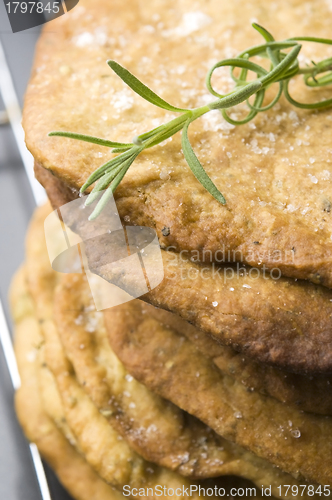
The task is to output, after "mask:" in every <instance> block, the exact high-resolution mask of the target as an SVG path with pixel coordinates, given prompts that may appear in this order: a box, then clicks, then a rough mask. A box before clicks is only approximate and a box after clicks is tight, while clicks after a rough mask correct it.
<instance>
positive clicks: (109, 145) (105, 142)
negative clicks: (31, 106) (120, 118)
mask: <svg viewBox="0 0 332 500" xmlns="http://www.w3.org/2000/svg"><path fill="white" fill-rule="evenodd" d="M48 135H49V137H52V136H58V137H68V139H77V140H79V141H84V142H92V144H98V145H99V146H106V147H107V148H128V147H129V148H130V147H131V146H132V144H125V143H123V142H113V141H108V140H107V139H100V138H99V137H93V136H92V135H84V134H76V133H75V132H62V131H55V132H50V133H49V134H48Z"/></svg>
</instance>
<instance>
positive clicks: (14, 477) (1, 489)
mask: <svg viewBox="0 0 332 500" xmlns="http://www.w3.org/2000/svg"><path fill="white" fill-rule="evenodd" d="M39 33H40V28H39V27H37V28H31V29H29V30H26V31H22V32H20V33H15V34H13V33H12V31H11V28H10V24H9V20H8V17H7V13H6V11H5V7H4V3H3V2H2V0H1V1H0V39H1V42H2V44H3V46H4V50H5V54H6V58H7V62H8V64H9V66H10V70H11V73H12V77H13V79H14V84H15V88H16V92H17V94H18V97H19V99H20V104H21V106H22V104H23V97H24V92H25V89H26V86H27V83H28V80H29V75H30V70H31V66H32V61H33V53H34V48H35V44H36V41H37V39H38V36H39ZM2 109H4V106H3V103H2V101H1V97H0V110H2ZM0 189H1V190H0V296H1V300H2V303H3V306H4V308H5V313H6V316H7V320H8V322H9V324H11V323H10V316H9V311H8V301H7V294H8V287H9V283H10V280H11V277H12V275H13V274H14V272H15V271H16V269H17V268H18V266H19V265H20V264H21V263H22V262H23V259H24V237H25V232H26V229H27V225H28V222H29V219H30V217H31V214H32V212H33V209H34V207H35V202H34V199H33V196H32V193H31V189H30V185H29V183H28V180H27V177H26V174H25V170H24V167H23V165H22V162H21V159H20V156H19V153H18V150H17V147H16V143H15V140H14V136H13V134H12V131H11V128H10V126H9V125H1V126H0ZM47 477H48V480H49V483H50V488H51V494H52V499H53V500H69V498H70V497H69V496H68V495H67V494H66V493H65V492H64V490H63V489H62V488H61V487H60V485H59V484H58V483H57V481H56V479H55V477H54V476H53V474H52V473H50V472H49V471H47ZM0 499H1V500H41V495H40V492H39V488H38V483H37V479H36V475H35V472H34V468H33V464H32V460H31V457H30V452H29V447H28V444H27V442H26V440H25V438H24V436H23V435H22V432H21V430H20V428H19V426H18V424H17V421H16V417H15V413H14V410H13V389H12V386H11V381H10V378H9V374H8V370H7V366H6V363H5V360H4V356H3V352H2V349H1V346H0Z"/></svg>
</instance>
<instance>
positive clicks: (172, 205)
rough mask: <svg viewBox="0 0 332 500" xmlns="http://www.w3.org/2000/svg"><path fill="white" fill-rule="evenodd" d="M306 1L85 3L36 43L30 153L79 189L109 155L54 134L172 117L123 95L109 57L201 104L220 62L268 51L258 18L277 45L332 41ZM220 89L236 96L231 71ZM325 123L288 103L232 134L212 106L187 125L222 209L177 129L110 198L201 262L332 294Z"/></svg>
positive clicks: (311, 49)
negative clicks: (231, 265) (274, 275)
mask: <svg viewBox="0 0 332 500" xmlns="http://www.w3.org/2000/svg"><path fill="white" fill-rule="evenodd" d="M306 5H307V7H306V13H305V15H303V10H302V9H303V6H302V4H301V2H299V1H298V0H291V1H289V0H281V1H279V2H278V3H277V4H276V5H274V4H271V5H268V6H267V5H266V2H263V0H256V1H255V2H253V3H248V2H246V1H245V0H235V1H232V2H227V3H226V4H225V5H223V7H222V9H221V8H220V2H219V1H218V0H211V1H209V2H204V1H203V0H200V1H199V2H196V3H195V5H193V4H192V2H190V1H189V0H180V1H178V0H177V1H176V0H170V1H169V2H165V3H161V2H160V1H159V0H151V1H150V2H142V1H140V0H133V1H132V2H130V8H128V5H127V4H126V3H124V2H122V1H120V0H114V1H112V2H105V1H103V0H81V1H80V5H79V6H77V7H76V8H75V9H73V10H72V11H70V12H69V13H68V14H67V15H66V16H62V17H60V18H58V19H56V20H54V21H52V23H48V25H46V27H45V28H44V32H43V35H42V37H41V39H40V41H39V46H38V50H37V56H36V60H35V65H34V72H33V76H32V79H31V82H30V85H29V88H28V91H27V95H26V101H25V109H24V128H25V133H26V140H27V145H28V148H29V149H30V151H31V152H32V154H33V156H34V157H35V159H36V160H37V161H38V162H39V163H40V164H41V165H42V166H43V167H44V168H46V169H49V170H50V171H51V172H53V173H54V175H56V176H57V177H59V178H61V179H62V180H63V181H64V182H65V184H66V185H67V186H69V187H70V188H73V189H79V188H80V187H81V186H82V184H83V183H84V181H85V180H86V179H87V177H88V176H89V174H91V172H93V171H94V170H95V169H96V168H97V167H98V166H100V165H101V164H103V163H104V162H106V161H107V160H108V159H109V158H111V157H112V154H111V153H110V150H109V149H106V148H104V147H101V146H94V145H90V144H86V143H81V142H78V141H73V140H70V139H63V138H58V137H48V136H47V134H48V133H49V132H50V131H54V130H66V131H72V132H80V133H86V134H91V135H94V136H100V137H103V138H106V139H112V140H115V141H125V142H128V141H130V140H131V139H132V137H134V136H135V135H137V134H138V133H142V132H146V131H148V130H150V129H152V128H154V127H155V126H156V125H159V124H161V123H164V122H165V121H169V120H170V119H172V118H173V117H174V116H175V113H170V112H168V111H165V110H161V109H159V108H157V107H155V106H153V105H151V104H150V103H147V102H146V101H144V100H143V99H142V98H140V97H139V96H137V95H136V94H134V93H133V92H132V91H131V90H130V89H128V88H126V86H125V85H124V84H123V83H122V81H121V80H120V79H119V78H118V77H117V76H116V75H115V74H114V73H113V72H112V71H111V70H110V68H109V67H108V66H107V65H106V60H107V59H110V58H112V59H116V60H117V61H118V62H119V63H120V64H122V65H123V66H125V67H127V68H128V69H129V70H130V71H131V72H133V73H134V74H135V75H137V77H138V78H140V79H142V80H143V81H144V83H146V84H147V85H149V86H150V87H151V88H152V89H153V90H155V91H156V92H157V93H159V94H160V95H161V96H162V97H163V98H165V99H166V100H168V101H170V102H172V103H173V104H174V105H177V106H180V107H189V108H195V107H197V106H199V105H203V104H205V103H207V102H209V101H212V100H213V99H214V98H213V96H210V95H209V94H207V91H206V90H205V85H204V78H205V75H206V73H207V70H208V69H209V68H210V67H211V66H212V65H213V63H215V62H216V61H217V60H220V59H223V58H225V57H230V56H233V55H234V56H235V55H236V54H237V53H239V52H241V51H242V50H244V49H245V48H247V47H249V46H251V45H255V44H258V43H262V38H261V37H260V35H259V34H258V33H257V32H255V31H254V30H253V29H252V27H251V22H252V20H253V19H256V20H258V21H259V22H260V23H261V24H263V25H264V26H266V28H267V29H269V30H270V31H271V32H272V33H273V34H274V36H275V37H276V39H278V40H280V39H281V40H282V39H285V38H287V37H292V36H300V35H311V36H317V37H326V38H328V37H330V36H331V30H330V20H331V13H330V11H329V5H328V2H319V3H318V4H317V2H315V1H314V0H309V1H308V2H307V3H306ZM115 19H116V22H114V20H115ZM285 19H287V22H285ZM309 27H310V30H309ZM308 30H309V31H310V32H309V31H308ZM330 56H331V51H330V48H329V47H328V46H327V47H326V46H322V45H317V44H308V47H305V57H306V58H307V59H305V60H308V61H310V60H313V61H317V60H321V59H322V58H324V57H330ZM214 84H215V86H216V87H217V88H218V89H220V91H221V92H225V91H227V90H228V89H229V88H232V87H230V86H229V77H228V74H227V73H221V76H220V75H219V77H218V75H216V78H215V80H214ZM291 91H292V93H293V95H294V96H296V98H297V99H298V100H299V101H301V102H313V101H319V100H322V99H324V98H328V97H330V92H331V91H330V90H329V89H328V88H325V89H320V90H313V89H309V88H305V86H304V85H303V83H302V80H301V78H299V79H296V80H295V81H294V84H292V88H291ZM50 96H51V97H50ZM238 116H239V114H238ZM331 118H332V112H331V110H325V111H319V112H315V111H313V112H311V111H306V110H302V109H298V108H294V107H292V106H291V105H290V104H289V103H288V102H286V101H285V100H284V99H281V100H280V105H279V107H274V108H272V109H271V110H270V111H268V112H264V113H260V114H259V115H258V116H257V117H256V118H255V120H254V121H253V122H252V123H249V124H247V125H243V126H239V127H236V128H232V127H230V126H229V125H228V124H226V123H225V122H224V121H223V119H222V117H221V115H220V113H219V112H218V111H215V112H213V113H209V114H208V115H206V117H203V118H202V119H200V120H198V121H197V122H195V123H194V124H193V126H192V129H191V131H190V139H191V142H192V144H193V147H194V149H195V151H196V152H197V155H198V157H199V158H200V160H201V162H202V163H203V165H204V166H205V168H206V171H207V173H208V174H209V175H210V176H211V178H212V179H213V181H214V182H215V184H216V186H217V187H218V188H219V189H220V190H221V191H222V192H223V193H224V195H225V197H226V200H227V204H226V205H224V206H223V205H221V204H219V203H218V202H217V201H215V200H214V199H213V198H212V196H211V195H210V194H209V193H207V192H206V191H205V189H204V188H202V187H201V185H200V184H199V183H198V181H197V180H196V179H195V177H194V176H193V175H192V173H191V171H190V170H189V168H188V166H187V165H186V162H185V161H184V158H183V155H182V153H181V144H180V134H177V135H176V136H174V137H173V138H172V140H171V141H168V142H167V143H166V144H165V145H162V146H158V147H155V148H152V149H151V150H148V151H146V152H145V153H144V154H142V155H140V156H139V157H138V159H137V160H136V161H135V162H134V164H133V165H132V166H131V168H130V170H129V172H128V174H127V175H126V177H125V179H124V180H123V182H122V184H121V185H120V187H119V188H118V190H117V192H116V199H117V204H118V208H119V211H120V214H121V216H122V217H123V218H124V217H126V219H127V220H128V218H129V219H130V221H131V223H133V224H138V225H146V226H153V227H155V228H156V230H157V232H158V235H159V238H160V242H161V244H162V245H163V246H164V247H170V246H172V247H174V248H175V250H176V251H178V252H179V251H181V250H185V251H188V252H189V255H190V256H194V257H195V256H196V254H198V258H199V259H200V260H202V261H205V262H206V263H211V261H213V262H220V260H219V258H220V252H222V251H224V254H225V255H224V259H226V260H236V261H243V262H246V263H248V264H249V265H251V266H254V267H261V266H263V265H266V266H268V267H269V268H271V267H275V266H277V267H278V268H280V270H281V272H282V273H283V274H284V275H286V276H290V277H293V278H305V279H309V280H311V281H313V282H315V283H320V284H323V285H325V286H327V287H332V271H331V269H332V266H331V259H332V241H331V233H332V224H331V203H332V188H331V172H330V170H331V167H330V161H331V144H330V123H331ZM164 228H167V230H166V231H165V230H164ZM163 233H164V234H163ZM166 234H167V236H165V235H166ZM228 252H230V253H229V254H228Z"/></svg>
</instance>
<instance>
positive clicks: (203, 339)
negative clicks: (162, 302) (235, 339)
mask: <svg viewBox="0 0 332 500" xmlns="http://www.w3.org/2000/svg"><path fill="white" fill-rule="evenodd" d="M140 305H141V308H142V310H143V311H145V312H146V314H149V315H151V316H152V317H154V318H155V319H156V320H157V321H159V322H160V323H163V324H164V325H166V326H169V327H171V328H174V329H175V330H177V331H178V332H179V333H181V335H185V336H186V337H187V338H188V339H189V340H190V341H191V342H192V343H193V344H194V345H195V346H196V347H198V349H199V350H200V351H201V352H202V353H203V354H204V356H206V357H207V358H211V359H213V362H214V363H215V365H216V366H217V367H218V368H220V369H221V371H222V372H224V373H228V374H229V375H230V376H231V377H233V378H234V379H236V380H237V381H238V382H241V383H242V384H243V385H244V386H245V387H246V388H247V389H248V390H249V391H258V392H261V393H262V394H264V395H268V396H272V397H274V398H276V399H277V400H278V401H281V402H282V403H290V404H293V405H295V406H297V407H298V409H299V410H304V411H307V412H309V413H318V414H321V415H331V414H332V401H331V399H330V397H329V394H330V390H331V384H332V377H331V376H328V375H319V374H318V375H317V374H316V375H314V376H309V375H301V374H297V373H290V372H287V371H285V370H281V369H278V368H275V367H273V366H269V365H266V364H264V363H256V362H255V361H253V360H252V359H251V358H250V357H248V356H244V355H243V354H242V353H238V352H236V351H234V349H232V348H230V347H227V346H223V345H221V344H219V342H217V341H216V340H215V339H213V338H212V337H210V336H209V335H205V334H204V333H203V332H202V331H200V330H198V329H197V328H195V327H194V326H193V325H190V324H189V323H188V322H187V321H183V320H182V319H181V318H180V317H179V316H176V315H175V314H172V313H169V312H168V311H165V310H163V309H159V308H156V307H153V306H151V305H150V304H146V303H144V302H141V304H140Z"/></svg>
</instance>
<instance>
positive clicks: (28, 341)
mask: <svg viewBox="0 0 332 500" xmlns="http://www.w3.org/2000/svg"><path fill="white" fill-rule="evenodd" d="M305 5H306V15H305V16H304V15H303V12H302V8H303V5H302V4H301V3H300V2H298V1H297V0H291V1H287V2H286V1H284V0H281V1H280V2H278V3H277V4H271V5H267V4H266V3H265V2H263V1H261V0H254V1H252V2H245V1H244V0H235V1H233V2H229V3H227V5H224V4H222V5H221V4H220V2H218V0H210V1H209V2H204V1H203V0H199V1H197V2H196V3H194V4H193V3H192V2H189V1H187V0H179V1H177V2H175V0H169V1H168V2H164V1H161V0H150V1H149V2H140V0H134V1H132V2H131V3H130V5H129V4H128V5H126V4H125V2H123V1H121V2H120V1H118V0H114V1H112V3H109V2H106V1H102V0H94V1H92V0H81V2H80V3H79V5H78V6H77V7H75V8H74V9H73V10H72V11H71V12H69V13H68V14H66V15H65V16H63V17H61V18H58V19H57V20H55V21H52V23H51V24H49V25H48V26H46V28H45V29H44V32H43V34H42V36H41V39H40V42H39V46H38V50H37V55H36V61H35V66H34V72H33V75H32V79H31V82H30V85H29V88H28V91H27V96H26V103H25V113H24V127H25V132H26V139H27V145H28V148H29V149H30V151H31V152H32V154H33V155H34V158H35V171H36V176H37V178H38V179H39V181H40V182H41V183H42V184H43V186H44V187H45V188H46V191H47V194H48V197H49V200H50V203H49V204H47V205H45V206H44V207H40V208H38V209H37V210H36V212H35V215H34V217H33V220H32V222H31V225H30V228H29V231H28V235H27V244H26V261H25V263H24V266H23V267H22V268H21V269H20V270H19V271H18V273H17V275H16V276H15V278H14V280H13V284H12V290H11V303H12V311H13V317H14V321H15V324H16V335H15V338H16V340H15V343H16V354H17V360H18V364H19V370H20V374H21V378H22V387H21V388H20V389H19V391H18V393H17V396H16V407H17V413H18V417H19V420H20V422H21V424H22V427H23V429H24V431H25V433H26V435H27V437H28V438H29V439H30V440H31V441H34V442H35V443H36V444H37V446H38V448H39V450H40V452H41V454H42V455H43V457H44V458H45V459H46V460H47V461H48V462H49V463H50V464H51V466H52V467H53V468H54V469H55V471H56V473H57V474H58V476H59V478H60V480H61V481H62V482H63V484H64V485H65V486H66V487H67V488H68V490H69V491H70V493H71V494H72V495H73V497H74V498H75V499H78V500H97V499H98V500H103V499H104V498H105V499H111V498H112V499H113V498H115V497H117V498H120V497H123V496H129V497H130V498H135V497H136V496H141V497H146V498H157V497H159V496H161V497H163V498H166V497H172V498H185V497H187V496H188V495H189V496H192V497H194V498H196V497H199V496H212V497H214V498H217V497H220V496H227V495H228V496H234V497H236V496H241V497H242V496H245V497H246V496H271V495H272V496H274V497H276V498H283V499H287V498H297V499H300V498H309V497H314V498H318V497H321V496H330V489H329V488H330V487H329V484H330V483H331V480H332V472H331V465H332V439H331V435H332V417H331V413H332V397H331V383H332V375H331V374H332V344H331V327H332V290H331V288H332V236H331V235H332V223H331V204H332V184H331V180H332V167H331V164H332V149H331V147H332V146H331V124H332V111H331V110H329V109H328V110H326V111H319V112H312V111H306V110H302V109H296V110H294V108H292V107H291V105H290V104H289V103H288V102H286V101H283V100H280V104H278V107H277V108H275V107H274V108H273V109H271V110H269V111H268V112H266V113H260V114H258V115H257V117H256V118H255V120H254V121H253V122H251V123H249V124H247V125H243V126H241V127H234V126H231V125H229V124H226V123H225V122H223V121H222V117H221V115H220V113H219V112H218V111H214V112H212V113H211V116H210V114H209V115H208V117H206V118H202V119H201V121H200V122H199V123H197V124H196V123H195V125H194V126H193V130H192V143H193V146H194V148H195V150H196V151H197V154H198V155H199V156H200V159H201V161H202V163H204V164H205V166H206V169H207V171H208V173H209V175H210V176H211V178H212V179H213V181H214V182H215V184H216V185H217V186H218V187H219V188H220V189H221V190H222V191H223V192H224V193H225V195H226V199H227V203H226V205H224V206H223V205H220V204H219V203H218V202H217V201H216V200H214V199H213V198H212V197H211V195H210V194H209V193H208V192H206V191H205V190H204V188H203V187H202V186H201V185H200V184H199V183H198V181H197V180H196V179H195V177H194V176H193V175H192V174H191V172H190V170H189V168H188V167H187V166H186V164H185V161H184V159H183V156H182V153H181V146H180V138H179V137H178V135H176V136H174V137H173V138H172V140H171V141H169V142H167V143H166V144H164V145H162V146H157V147H156V148H153V149H151V150H148V151H147V152H144V154H142V155H140V156H139V157H138V158H137V160H136V161H135V163H134V164H133V165H132V166H131V168H130V170H129V171H128V173H127V175H126V176H125V178H124V179H123V181H122V183H121V185H120V186H119V188H118V189H117V191H116V192H115V202H116V205H117V209H118V211H119V215H120V217H121V220H122V223H123V225H124V226H135V225H138V226H148V227H152V228H154V230H155V231H156V233H157V235H158V238H159V243H160V248H161V255H162V261H163V267H164V279H163V281H162V282H161V283H160V284H159V285H158V286H157V287H155V288H154V289H152V290H150V291H149V293H146V294H145V295H143V296H142V297H140V299H135V300H132V301H129V302H126V303H123V304H121V305H118V306H116V307H111V308H109V309H106V310H104V311H97V310H96V307H95V303H94V300H93V296H92V294H91V290H90V287H89V283H88V280H87V278H86V276H85V275H84V274H76V273H71V274H61V273H58V272H56V271H54V270H53V269H52V267H51V263H50V260H49V255H48V252H47V248H46V241H45V234H44V221H45V219H46V218H47V216H48V215H49V214H50V213H51V212H52V210H54V209H57V208H59V207H61V206H63V205H66V204H67V203H69V202H71V201H72V200H75V199H76V198H78V196H79V195H78V191H79V189H80V187H81V186H82V185H83V183H84V181H85V180H86V178H87V177H88V176H89V174H91V173H92V172H93V171H94V170H95V169H96V168H97V167H98V166H99V165H100V164H101V163H104V162H105V161H107V160H108V159H109V158H112V153H110V150H108V149H107V148H104V147H102V146H98V145H92V144H87V143H82V142H78V141H71V140H70V139H67V138H58V137H48V133H49V132H50V131H52V130H66V131H71V132H77V133H85V134H90V135H93V136H99V137H103V138H105V139H109V140H113V141H123V142H126V141H128V139H129V138H131V137H133V136H135V135H138V134H139V133H141V132H145V131H147V130H150V129H151V128H153V127H156V126H157V125H159V124H161V123H164V122H166V121H168V120H169V119H170V118H171V117H172V116H169V115H170V113H169V112H166V111H165V110H161V109H158V108H154V107H153V106H151V105H150V104H149V103H147V102H145V101H143V100H142V99H141V98H140V97H139V96H137V95H135V94H134V93H133V92H131V91H130V90H129V89H127V88H126V87H125V86H124V84H123V82H121V80H120V79H118V78H117V76H116V75H115V74H112V73H111V72H110V71H109V69H108V68H107V65H106V64H105V61H106V60H107V59H109V58H113V59H117V60H118V61H119V62H121V64H123V65H124V66H126V67H128V69H130V71H131V72H132V73H134V74H136V75H137V76H139V78H140V79H142V80H143V81H145V83H147V84H148V85H149V86H150V87H151V88H153V89H154V90H156V91H157V92H158V93H159V94H160V95H162V96H163V97H164V98H167V100H168V101H171V102H173V103H174V104H175V105H177V106H182V107H183V106H185V107H197V106H198V105H201V104H202V103H204V102H207V101H206V99H207V96H206V93H205V92H204V90H202V89H203V84H204V75H205V73H206V71H207V69H208V67H210V66H211V65H212V64H214V62H216V60H218V59H222V58H224V57H230V56H232V55H236V53H238V52H240V51H241V50H243V49H245V48H246V47H248V46H251V45H254V44H258V43H261V41H260V40H259V38H258V34H255V32H253V31H252V28H250V21H252V19H253V18H255V19H256V18H257V19H258V20H259V22H260V23H261V24H264V25H266V27H267V28H268V29H269V30H270V31H273V33H274V34H275V36H276V38H277V39H283V38H286V37H291V36H294V35H301V34H303V35H312V36H320V37H325V38H327V37H329V36H330V25H331V16H332V14H331V11H330V10H329V8H330V7H329V5H328V2H325V3H323V2H321V3H319V8H318V4H317V5H316V3H314V2H313V0H310V1H309V2H307V3H306V4H305ZM286 21H287V22H286ZM308 26H310V33H308ZM320 50H323V51H324V50H326V53H327V54H328V50H329V49H328V48H327V49H320ZM315 51H316V52H315ZM307 54H308V60H309V61H310V60H311V59H313V60H315V58H316V57H320V59H321V58H322V57H321V55H320V54H319V53H318V52H317V48H316V47H311V46H310V47H309V46H308V49H307ZM326 57H327V56H326ZM228 84H229V79H228V76H225V74H221V77H220V79H219V85H221V86H224V87H226V88H227V85H228ZM292 91H293V92H294V94H296V95H297V96H298V99H299V100H300V101H305V102H306V101H308V100H310V99H312V97H311V96H310V95H309V94H310V92H312V90H310V89H309V90H308V89H305V88H304V87H303V85H302V83H301V81H300V80H299V81H297V80H295V81H294V85H293V88H292ZM317 94H318V93H317ZM327 96H328V90H326V89H325V90H319V95H317V96H316V100H318V99H324V98H327ZM106 209H107V208H106ZM80 229H81V226H80V224H79V223H78V222H77V221H72V225H71V230H72V231H74V232H75V231H76V232H77V233H78V234H79V233H80ZM94 251H95V249H93V250H92V251H91V252H90V254H89V251H87V258H88V259H89V262H90V265H91V270H92V271H95V272H96V273H97V274H99V275H100V277H101V278H103V279H104V280H106V281H107V282H109V283H113V284H115V285H117V286H118V287H120V288H121V289H123V290H126V291H128V290H129V291H130V290H131V288H132V285H133V283H132V281H133V276H131V275H130V274H128V273H127V274H126V273H123V272H122V271H121V269H120V268H119V269H117V268H116V267H114V266H113V267H112V268H111V269H110V268H109V267H107V266H101V267H99V268H98V267H97V268H96V269H94V268H93V262H95V261H96V259H95V255H94V254H93V252H94ZM98 251H99V252H101V253H102V254H101V255H99V256H98V258H99V257H101V260H102V261H103V259H105V258H107V255H108V251H109V248H108V247H107V244H104V245H103V246H102V248H101V249H100V248H99V250H98ZM330 419H331V420H330ZM253 492H254V493H253Z"/></svg>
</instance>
